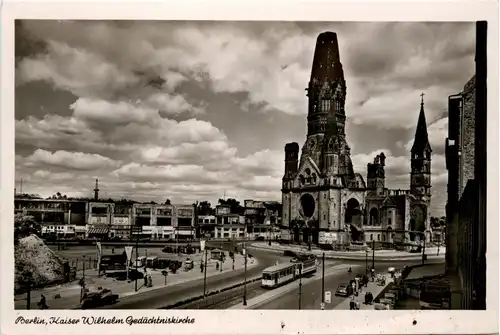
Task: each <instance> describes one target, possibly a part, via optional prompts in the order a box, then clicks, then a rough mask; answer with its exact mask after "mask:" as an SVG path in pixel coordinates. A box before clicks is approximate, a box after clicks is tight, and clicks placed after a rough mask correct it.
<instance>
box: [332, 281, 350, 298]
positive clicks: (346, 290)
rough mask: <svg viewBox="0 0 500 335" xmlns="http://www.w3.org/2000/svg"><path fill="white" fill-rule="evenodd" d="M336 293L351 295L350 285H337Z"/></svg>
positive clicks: (337, 294)
mask: <svg viewBox="0 0 500 335" xmlns="http://www.w3.org/2000/svg"><path fill="white" fill-rule="evenodd" d="M335 295H336V296H338V297H348V296H349V285H347V284H342V285H339V286H338V287H337V290H336V291H335Z"/></svg>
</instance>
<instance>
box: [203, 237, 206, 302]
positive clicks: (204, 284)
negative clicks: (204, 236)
mask: <svg viewBox="0 0 500 335" xmlns="http://www.w3.org/2000/svg"><path fill="white" fill-rule="evenodd" d="M205 243H206V242H205ZM204 249H205V250H204V251H205V269H204V271H203V272H204V273H203V299H205V297H206V296H207V293H206V292H207V246H206V245H205V248H204Z"/></svg>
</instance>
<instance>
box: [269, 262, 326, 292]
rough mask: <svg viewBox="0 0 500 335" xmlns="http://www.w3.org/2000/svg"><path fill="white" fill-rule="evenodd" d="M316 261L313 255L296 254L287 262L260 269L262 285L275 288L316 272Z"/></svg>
mask: <svg viewBox="0 0 500 335" xmlns="http://www.w3.org/2000/svg"><path fill="white" fill-rule="evenodd" d="M316 269H317V263H316V257H315V256H314V255H303V256H297V257H296V258H294V259H292V260H291V261H290V262H289V263H282V264H277V265H274V266H271V267H268V268H266V269H264V270H263V271H262V284H261V286H262V287H265V288H276V287H278V286H281V285H284V284H287V283H289V282H292V281H294V280H296V279H298V278H299V277H300V276H302V277H303V276H305V275H308V274H311V273H314V272H316Z"/></svg>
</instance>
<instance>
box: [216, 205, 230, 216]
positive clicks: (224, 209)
mask: <svg viewBox="0 0 500 335" xmlns="http://www.w3.org/2000/svg"><path fill="white" fill-rule="evenodd" d="M215 211H216V215H228V214H231V207H229V206H217V207H216V209H215Z"/></svg>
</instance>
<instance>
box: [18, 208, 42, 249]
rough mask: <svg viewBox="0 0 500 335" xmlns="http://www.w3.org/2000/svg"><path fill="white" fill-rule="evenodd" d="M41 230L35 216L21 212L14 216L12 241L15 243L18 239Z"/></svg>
mask: <svg viewBox="0 0 500 335" xmlns="http://www.w3.org/2000/svg"><path fill="white" fill-rule="evenodd" d="M40 230H41V226H40V224H39V223H37V222H36V221H35V218H34V217H33V216H30V215H25V214H23V213H20V214H16V215H15V217H14V242H15V243H17V241H19V239H21V238H23V237H26V236H29V235H30V234H36V233H38V232H39V231H40Z"/></svg>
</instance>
